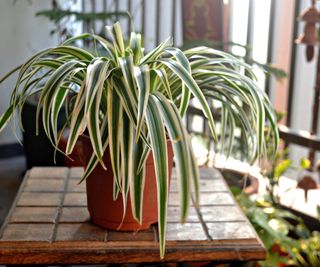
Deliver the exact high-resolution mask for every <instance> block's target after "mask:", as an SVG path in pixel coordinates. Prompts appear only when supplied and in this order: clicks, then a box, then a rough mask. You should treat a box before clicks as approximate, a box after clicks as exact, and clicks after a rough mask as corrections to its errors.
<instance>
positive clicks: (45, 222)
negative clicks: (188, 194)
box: [0, 167, 265, 264]
mask: <svg viewBox="0 0 320 267" xmlns="http://www.w3.org/2000/svg"><path fill="white" fill-rule="evenodd" d="M82 173H83V170H82V169H81V168H71V169H68V168H61V167H53V168H52V167H50V168H49V167H41V168H33V169H31V170H30V171H29V172H28V173H27V174H26V176H25V178H24V181H23V183H22V185H21V187H20V190H19V193H18V194H17V197H16V200H15V202H14V204H13V206H12V208H11V211H10V213H9V215H8V217H7V219H6V221H5V223H4V224H3V226H2V228H1V230H0V264H102V263H141V262H143V263H147V262H161V261H165V262H190V261H227V262H228V261H237V260H239V261H246V260H261V259H264V258H265V250H264V247H263V245H262V243H261V241H260V240H259V238H258V237H257V234H256V233H255V231H254V229H253V228H252V226H251V225H250V223H249V222H248V220H247V219H246V217H245V216H244V215H243V213H242V211H241V210H240V208H239V207H238V206H237V204H236V203H235V200H234V198H233V196H232V195H231V193H230V191H229V189H228V187H227V185H226V183H225V181H224V180H223V178H222V176H221V174H220V173H219V172H218V171H217V170H215V169H206V168H202V169H200V174H201V199H200V206H199V207H197V206H195V205H194V203H192V205H191V207H190V212H189V216H188V219H187V221H186V223H184V224H180V223H179V212H180V211H179V193H178V181H177V179H176V175H175V171H173V175H172V176H173V177H172V178H171V189H170V196H169V206H168V223H167V244H166V254H165V258H164V259H163V260H160V258H159V243H158V230H157V225H153V226H152V227H151V228H150V229H148V230H144V231H137V232H116V231H107V230H105V229H103V228H100V227H98V226H95V225H93V224H91V223H90V218H89V213H88V211H87V207H86V204H87V203H86V193H85V192H86V190H85V185H84V184H80V185H77V182H78V181H79V178H80V177H81V175H82Z"/></svg>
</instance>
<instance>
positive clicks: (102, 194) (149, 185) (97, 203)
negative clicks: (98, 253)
mask: <svg viewBox="0 0 320 267" xmlns="http://www.w3.org/2000/svg"><path fill="white" fill-rule="evenodd" d="M167 148H168V166H169V177H171V173H172V165H173V151H172V146H171V143H170V142H168V143H167ZM80 153H81V154H82V156H81V158H83V161H84V164H85V167H86V166H87V163H88V162H89V159H90V155H91V153H92V147H91V143H90V139H89V138H88V137H85V136H82V138H81V149H80ZM103 161H104V163H105V166H106V167H107V170H105V169H103V168H102V166H101V165H100V164H98V165H97V166H96V167H95V169H94V171H93V172H92V173H91V174H90V175H89V177H88V178H87V179H86V187H87V203H88V210H89V213H90V218H91V221H92V222H93V223H94V224H96V225H98V226H101V227H103V228H106V229H109V230H119V231H137V230H143V229H148V228H149V227H150V225H151V224H153V223H156V222H158V205H157V184H156V175H155V170H154V163H153V157H152V153H150V155H149V156H148V158H147V161H146V178H145V186H144V193H143V211H142V224H141V225H140V224H139V223H138V222H137V221H136V220H135V219H134V218H133V216H132V208H131V203H130V192H129V196H128V198H127V199H128V200H127V208H126V213H125V216H124V219H123V221H122V217H123V199H122V195H121V193H120V194H119V196H118V198H117V199H116V200H115V201H114V200H113V180H114V178H113V172H112V166H111V161H110V152H109V149H107V150H106V151H105V153H104V157H103ZM121 222H122V223H121Z"/></svg>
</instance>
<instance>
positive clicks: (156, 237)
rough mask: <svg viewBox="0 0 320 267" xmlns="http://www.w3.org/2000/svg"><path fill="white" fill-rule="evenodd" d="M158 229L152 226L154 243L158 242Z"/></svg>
mask: <svg viewBox="0 0 320 267" xmlns="http://www.w3.org/2000/svg"><path fill="white" fill-rule="evenodd" d="M157 229H158V227H157V226H156V225H152V231H153V240H154V241H155V242H159V236H158V231H157Z"/></svg>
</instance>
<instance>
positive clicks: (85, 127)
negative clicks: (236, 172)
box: [0, 23, 278, 257]
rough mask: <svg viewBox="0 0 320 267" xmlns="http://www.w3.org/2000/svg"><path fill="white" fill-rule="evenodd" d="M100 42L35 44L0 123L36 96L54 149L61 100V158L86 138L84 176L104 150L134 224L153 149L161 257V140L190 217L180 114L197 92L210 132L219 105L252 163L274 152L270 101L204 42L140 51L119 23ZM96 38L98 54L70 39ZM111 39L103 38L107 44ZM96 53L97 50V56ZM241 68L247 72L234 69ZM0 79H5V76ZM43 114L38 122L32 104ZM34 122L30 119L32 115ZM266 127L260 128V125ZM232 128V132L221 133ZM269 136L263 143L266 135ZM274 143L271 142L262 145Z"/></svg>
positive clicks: (194, 177)
mask: <svg viewBox="0 0 320 267" xmlns="http://www.w3.org/2000/svg"><path fill="white" fill-rule="evenodd" d="M107 31H108V39H105V38H102V37H100V36H97V35H95V34H82V35H80V36H76V37H74V38H71V39H69V40H67V41H65V42H63V43H62V44H61V45H59V46H57V47H54V48H49V49H45V50H42V51H40V52H38V53H36V54H35V55H34V56H32V57H31V58H30V59H29V60H28V61H27V62H25V63H24V64H23V65H22V66H20V67H19V68H17V69H16V70H19V75H18V79H17V83H16V85H15V87H14V89H13V92H12V95H11V100H10V103H9V108H8V110H7V111H6V112H5V113H4V114H3V115H2V116H1V117H0V126H1V128H3V127H4V126H5V125H6V124H7V123H8V121H9V120H10V118H11V117H13V116H14V114H15V113H14V112H13V111H14V110H16V109H18V111H19V112H18V114H19V116H20V115H21V109H22V107H23V105H24V103H25V101H26V100H27V99H28V97H30V96H31V95H32V94H34V92H35V91H36V92H38V93H39V95H40V99H39V102H38V107H37V108H38V112H37V117H38V119H42V122H43V125H44V129H45V132H46V135H47V137H48V139H49V140H50V142H51V143H52V144H53V145H54V146H55V147H56V148H57V149H58V146H57V144H58V143H59V140H60V138H61V135H60V134H59V133H58V132H57V127H56V125H57V115H58V113H59V111H60V110H61V108H62V106H63V105H67V107H68V108H67V109H66V110H67V111H66V112H67V114H66V115H67V116H66V117H67V121H66V123H65V125H64V127H63V128H65V127H69V128H70V134H69V138H68V141H67V146H66V151H64V153H65V154H67V155H69V154H71V152H72V151H73V149H74V147H75V144H76V142H77V139H78V138H79V136H81V135H82V134H88V135H89V138H90V141H91V144H92V147H93V153H92V155H91V159H90V162H89V164H88V166H87V169H86V170H85V175H84V177H83V179H82V180H84V179H86V177H88V175H89V174H90V173H91V171H92V170H93V169H94V167H95V166H96V165H97V164H101V165H102V166H103V167H104V163H103V160H102V157H103V154H104V153H105V150H106V148H107V146H109V151H110V158H111V165H112V170H113V173H114V177H115V179H114V194H113V197H114V198H117V197H118V195H119V193H121V195H122V198H123V202H124V203H126V201H127V196H128V192H129V191H130V195H131V196H132V198H131V205H132V208H133V211H134V214H133V216H134V217H135V218H136V220H137V221H138V222H141V212H142V208H141V205H142V196H143V184H144V183H143V181H144V174H145V171H144V170H145V160H146V158H147V156H148V154H149V153H152V155H153V158H154V162H155V171H156V179H157V187H158V195H157V197H158V215H159V235H160V236H159V240H160V256H161V257H163V256H164V252H165V231H166V227H165V225H166V214H167V196H168V166H167V146H166V143H167V139H169V140H171V141H172V146H173V151H174V155H175V160H176V168H177V174H178V180H179V183H180V188H181V190H180V195H181V197H180V199H181V203H180V204H181V221H184V220H185V218H186V216H187V214H188V206H189V198H190V195H191V191H192V190H191V188H194V190H195V193H196V194H195V195H196V198H197V199H198V198H199V196H198V188H199V177H198V176H199V175H198V169H197V166H196V161H195V159H194V156H193V153H192V149H191V144H190V138H189V136H188V133H187V131H186V129H185V126H184V125H183V120H182V117H183V116H184V114H185V112H186V109H187V107H188V106H189V103H190V101H191V99H192V98H196V99H197V100H198V102H199V103H200V105H201V109H202V111H203V113H204V115H205V116H206V117H207V119H208V122H209V126H210V129H211V134H212V136H213V137H214V138H215V139H216V129H215V123H214V120H213V114H212V113H211V110H210V108H209V101H212V100H213V99H214V100H216V101H219V102H220V103H221V106H222V107H223V109H224V114H225V119H224V124H223V127H224V128H225V129H224V131H223V132H224V133H225V134H227V132H228V134H229V139H230V140H231V141H230V142H229V143H228V144H227V146H229V149H232V145H233V142H232V140H233V139H234V131H233V130H232V129H234V127H235V121H237V122H238V125H237V127H239V128H241V129H242V130H243V132H244V137H245V138H246V141H247V143H246V144H247V150H246V155H247V157H248V158H249V160H250V161H251V162H253V161H254V160H255V159H256V158H257V157H259V156H264V155H265V154H266V147H267V145H268V147H269V146H270V147H272V149H273V150H274V151H276V149H277V146H278V132H277V127H276V119H275V114H274V111H273V108H272V106H271V103H270V102H269V100H268V98H267V96H266V95H265V94H264V92H263V91H262V90H260V89H259V88H258V87H257V85H256V83H255V81H254V75H253V74H252V71H251V67H250V66H249V65H247V64H245V63H243V62H242V61H240V60H239V59H237V58H235V57H233V56H231V55H229V54H227V53H224V52H221V51H218V50H214V49H211V48H207V47H196V48H191V49H188V50H186V51H184V52H182V51H181V50H180V49H178V48H175V47H172V45H171V39H170V38H168V39H167V40H165V41H164V42H162V43H161V44H159V45H158V46H157V47H156V48H155V49H154V50H152V51H151V52H149V53H148V54H144V49H143V47H142V44H141V40H142V38H141V36H140V35H139V34H137V33H132V34H131V36H130V40H129V42H128V43H126V42H125V41H124V38H123V35H122V31H121V28H120V24H119V23H116V24H114V25H113V26H110V27H107ZM81 39H89V40H91V41H92V40H94V41H95V42H96V44H97V46H99V50H95V51H99V52H95V51H93V52H92V51H89V50H86V49H83V48H79V47H76V46H75V45H74V42H75V41H76V40H81ZM109 40H111V41H109ZM101 51H103V53H102V52H101ZM243 69H245V70H246V73H247V74H248V76H245V75H244V74H243V72H242V70H243ZM13 73H14V72H11V73H10V74H9V75H6V76H5V77H4V78H3V79H1V80H0V81H1V82H2V81H4V80H5V79H6V78H8V77H9V76H10V75H11V74H13ZM41 109H42V110H43V112H42V115H41V118H40V110H41ZM37 121H38V120H37ZM266 126H268V127H269V129H270V130H269V131H268V132H265V131H264V129H265V127H266ZM228 129H230V131H228ZM267 140H268V144H267V143H266V141H267ZM270 140H272V141H270Z"/></svg>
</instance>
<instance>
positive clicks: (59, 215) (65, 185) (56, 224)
mask: <svg viewBox="0 0 320 267" xmlns="http://www.w3.org/2000/svg"><path fill="white" fill-rule="evenodd" d="M70 172H71V170H70V169H68V173H67V175H66V177H65V178H64V187H63V192H62V194H61V198H60V205H59V206H58V210H57V214H56V217H55V219H54V228H53V232H52V236H51V238H50V242H54V241H55V240H56V237H57V231H58V225H59V221H60V217H61V213H62V207H63V202H64V199H65V196H66V193H67V188H68V181H69V176H70Z"/></svg>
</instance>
